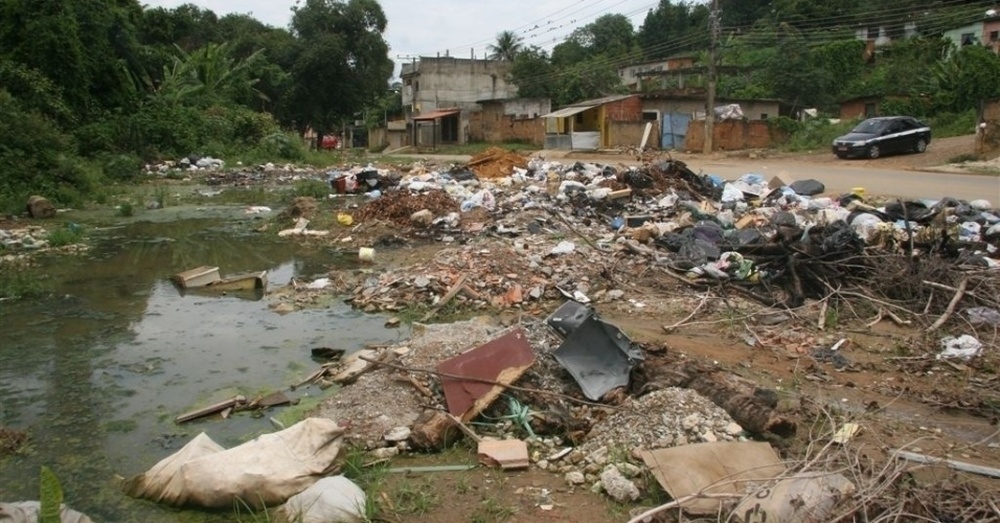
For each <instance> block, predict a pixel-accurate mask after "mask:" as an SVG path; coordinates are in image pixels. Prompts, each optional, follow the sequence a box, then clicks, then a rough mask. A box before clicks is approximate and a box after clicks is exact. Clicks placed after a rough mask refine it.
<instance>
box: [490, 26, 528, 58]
mask: <svg viewBox="0 0 1000 523" xmlns="http://www.w3.org/2000/svg"><path fill="white" fill-rule="evenodd" d="M521 47H522V40H521V37H520V36H517V34H516V33H515V32H514V31H501V32H500V33H499V34H497V41H496V43H495V44H491V45H490V58H491V59H493V60H503V61H505V62H513V61H514V58H515V57H517V53H518V52H519V51H520V50H521Z"/></svg>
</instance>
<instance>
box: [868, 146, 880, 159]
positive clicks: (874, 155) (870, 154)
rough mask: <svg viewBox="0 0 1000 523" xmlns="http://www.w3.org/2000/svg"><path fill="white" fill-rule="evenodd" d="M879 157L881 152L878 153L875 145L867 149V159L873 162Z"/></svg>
mask: <svg viewBox="0 0 1000 523" xmlns="http://www.w3.org/2000/svg"><path fill="white" fill-rule="evenodd" d="M881 155H882V151H880V150H879V149H878V146H877V145H872V146H870V147H868V157H869V158H871V159H872V160H874V159H875V158H878V157H879V156H881Z"/></svg>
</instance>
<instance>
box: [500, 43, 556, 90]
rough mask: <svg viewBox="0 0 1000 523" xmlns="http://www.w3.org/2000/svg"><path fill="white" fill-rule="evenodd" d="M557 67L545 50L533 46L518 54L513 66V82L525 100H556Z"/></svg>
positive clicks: (511, 70) (511, 71)
mask: <svg viewBox="0 0 1000 523" xmlns="http://www.w3.org/2000/svg"><path fill="white" fill-rule="evenodd" d="M554 71H555V67H554V66H553V65H552V62H551V61H550V60H549V56H548V55H547V54H546V53H545V51H544V50H542V49H540V48H538V47H535V46H532V47H529V48H527V49H524V50H522V51H521V52H519V53H517V56H516V57H515V58H514V65H513V66H511V69H510V76H511V82H513V83H514V85H516V86H517V95H518V96H520V97H523V98H555V92H556V89H555V87H556V78H555V76H554V74H553V72H554Z"/></svg>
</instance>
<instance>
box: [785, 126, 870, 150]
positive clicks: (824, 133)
mask: <svg viewBox="0 0 1000 523" xmlns="http://www.w3.org/2000/svg"><path fill="white" fill-rule="evenodd" d="M856 124H857V122H854V121H845V122H840V123H835V124H833V123H830V121H829V120H827V119H825V118H814V119H812V120H809V121H807V122H803V123H802V125H801V127H800V128H799V129H798V130H796V131H795V132H794V133H793V134H792V135H791V136H790V137H789V139H788V143H787V144H786V147H787V148H788V149H789V150H791V151H810V150H816V149H829V148H830V144H832V143H833V139H834V138H836V137H838V136H840V135H842V134H845V133H847V132H848V131H850V130H851V128H853V127H854V126H855V125H856Z"/></svg>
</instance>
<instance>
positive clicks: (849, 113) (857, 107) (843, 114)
mask: <svg viewBox="0 0 1000 523" xmlns="http://www.w3.org/2000/svg"><path fill="white" fill-rule="evenodd" d="M870 103H874V104H875V114H878V99H876V98H858V99H856V100H848V101H846V102H841V104H840V119H841V120H855V119H859V118H865V105H866V104H870Z"/></svg>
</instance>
